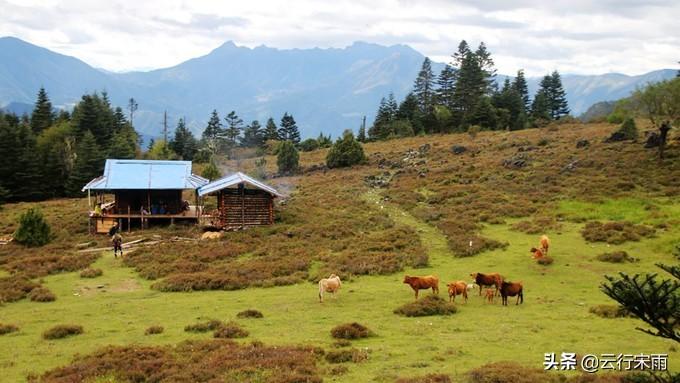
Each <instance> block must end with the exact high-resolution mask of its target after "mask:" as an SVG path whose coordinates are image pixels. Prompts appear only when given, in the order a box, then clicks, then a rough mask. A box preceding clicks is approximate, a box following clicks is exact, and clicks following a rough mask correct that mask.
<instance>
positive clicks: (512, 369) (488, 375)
mask: <svg viewBox="0 0 680 383" xmlns="http://www.w3.org/2000/svg"><path fill="white" fill-rule="evenodd" d="M469 376H470V382H471V383H548V382H555V381H556V379H557V377H552V376H550V375H549V374H548V373H547V372H546V371H544V370H542V369H539V368H530V367H525V366H522V365H521V364H517V363H514V362H496V363H489V364H485V365H483V366H481V367H479V368H475V369H474V370H472V371H470V372H469Z"/></svg>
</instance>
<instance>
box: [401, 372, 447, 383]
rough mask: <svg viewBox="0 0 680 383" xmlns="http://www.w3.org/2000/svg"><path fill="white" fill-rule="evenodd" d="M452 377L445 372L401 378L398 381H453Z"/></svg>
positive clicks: (421, 382) (445, 382)
mask: <svg viewBox="0 0 680 383" xmlns="http://www.w3.org/2000/svg"><path fill="white" fill-rule="evenodd" d="M451 382H453V381H452V380H451V377H450V376H448V375H444V374H428V375H425V376H417V377H413V378H399V379H397V382H396V383H451Z"/></svg>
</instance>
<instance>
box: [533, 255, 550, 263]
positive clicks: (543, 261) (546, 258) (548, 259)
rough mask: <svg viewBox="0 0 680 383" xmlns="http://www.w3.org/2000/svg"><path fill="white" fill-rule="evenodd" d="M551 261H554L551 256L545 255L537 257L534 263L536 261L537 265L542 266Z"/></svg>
mask: <svg viewBox="0 0 680 383" xmlns="http://www.w3.org/2000/svg"><path fill="white" fill-rule="evenodd" d="M553 262H554V260H553V259H552V257H549V256H547V255H546V256H545V257H541V258H538V259H537V260H536V263H538V264H539V265H543V266H548V265H552V263H553Z"/></svg>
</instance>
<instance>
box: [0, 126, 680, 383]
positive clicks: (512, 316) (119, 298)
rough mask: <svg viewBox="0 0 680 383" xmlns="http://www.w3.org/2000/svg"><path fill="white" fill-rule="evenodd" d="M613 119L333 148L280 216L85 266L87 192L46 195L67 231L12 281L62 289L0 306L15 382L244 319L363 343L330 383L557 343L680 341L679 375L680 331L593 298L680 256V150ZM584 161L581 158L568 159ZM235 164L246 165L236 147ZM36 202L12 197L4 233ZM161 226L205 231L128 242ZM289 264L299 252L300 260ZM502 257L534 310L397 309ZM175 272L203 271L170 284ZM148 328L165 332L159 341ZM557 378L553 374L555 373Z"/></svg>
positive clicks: (665, 346)
mask: <svg viewBox="0 0 680 383" xmlns="http://www.w3.org/2000/svg"><path fill="white" fill-rule="evenodd" d="M614 128H615V127H614V126H611V125H606V124H601V125H565V126H559V127H556V128H555V129H554V130H549V129H542V130H529V131H521V132H511V133H486V132H483V133H480V134H479V135H478V136H476V137H472V136H469V135H467V134H457V135H446V136H436V137H433V136H429V137H415V138H409V139H401V140H394V141H389V142H379V143H371V144H367V145H365V148H366V151H367V154H368V156H369V159H370V161H369V164H367V165H364V166H360V167H356V168H353V169H344V170H327V171H325V170H322V169H319V167H318V164H320V163H321V162H323V158H324V156H325V151H324V150H319V151H314V152H310V153H302V155H301V161H302V165H303V167H304V169H305V170H303V173H302V175H300V176H296V177H285V178H274V179H272V180H270V181H271V183H272V184H274V185H276V186H278V187H280V188H282V189H286V191H288V192H290V193H291V197H290V198H289V199H288V200H287V201H286V203H285V204H282V205H279V206H278V207H277V216H278V222H277V223H276V224H275V225H274V226H272V227H271V228H263V229H254V230H247V231H244V232H237V233H227V234H225V235H224V237H223V238H222V239H221V240H219V241H217V242H192V243H186V244H185V243H180V242H177V243H169V244H166V245H162V246H158V247H156V248H151V249H144V250H138V251H135V252H133V253H132V254H130V255H129V257H128V258H127V259H125V260H122V259H120V258H118V259H114V258H113V255H112V254H111V252H104V253H102V254H99V256H98V257H92V259H89V258H88V260H86V261H83V262H82V264H81V263H76V264H75V266H72V268H73V269H72V268H71V267H70V266H69V267H64V265H73V264H74V263H73V262H72V261H73V260H72V259H71V258H70V257H79V256H78V255H77V254H76V253H75V245H76V244H77V243H81V242H84V241H87V240H91V237H89V236H87V235H86V234H84V232H83V231H84V228H83V223H84V219H82V216H81V215H79V213H78V210H79V209H84V207H85V203H84V202H83V201H82V200H77V199H75V200H59V201H49V202H47V203H43V204H40V205H42V206H43V210H44V211H45V212H46V214H47V216H48V220H49V221H50V222H51V223H52V227H53V228H54V229H56V230H57V233H56V239H55V241H54V242H53V243H52V244H50V245H48V246H47V247H45V248H42V249H23V248H21V247H19V246H18V245H16V244H10V245H6V246H4V248H2V249H0V265H1V266H2V268H3V271H2V273H3V274H0V278H8V277H9V275H18V274H24V275H27V276H28V277H30V278H31V280H32V281H33V282H35V283H39V284H41V285H42V286H44V287H45V288H47V289H49V291H51V292H52V293H53V294H54V295H55V296H56V297H57V299H56V301H54V302H45V303H43V302H33V301H30V300H29V299H19V300H17V301H15V302H6V303H4V304H3V305H2V306H0V323H2V324H14V325H16V326H17V327H19V331H16V332H12V333H8V334H5V335H2V336H0V349H3V350H11V351H10V352H4V353H1V354H0V369H2V371H3V373H2V376H1V377H0V380H2V381H7V382H15V381H22V380H25V379H26V377H27V376H28V375H30V374H33V375H35V376H38V375H40V374H42V373H44V372H46V371H49V370H53V369H55V368H57V367H60V366H65V365H68V364H69V363H70V362H71V361H72V360H73V358H74V357H76V355H80V356H84V355H87V354H90V353H92V352H95V351H96V350H99V349H101V348H102V347H105V346H108V345H114V346H129V345H134V347H139V348H141V347H143V346H167V347H169V349H170V350H174V349H176V347H180V348H181V346H176V345H177V344H179V343H180V342H183V341H186V340H210V339H212V333H211V332H207V333H191V332H186V331H184V327H185V326H187V325H190V324H193V323H196V322H198V321H204V320H209V319H219V320H222V321H224V322H229V321H232V320H233V321H235V322H236V323H238V324H239V325H240V326H242V327H243V328H244V329H246V330H247V331H248V332H249V336H248V337H246V338H243V339H238V340H236V342H238V343H239V344H250V343H251V342H253V341H258V342H262V344H263V345H265V346H277V347H284V346H286V345H302V346H309V347H315V348H321V349H323V350H325V353H326V354H328V353H329V352H333V351H334V350H342V349H355V350H354V351H353V352H358V353H361V355H364V357H362V358H357V360H355V361H354V362H351V361H350V362H348V363H342V364H335V363H330V362H329V361H328V360H326V359H324V358H323V357H318V358H316V359H315V362H312V363H313V364H314V367H313V369H314V371H313V374H312V373H311V372H310V374H311V375H314V376H318V377H320V378H323V380H324V381H334V382H356V381H359V382H364V381H376V382H393V381H395V380H397V379H398V378H407V377H418V376H425V375H427V374H434V373H436V374H446V375H449V376H450V377H451V378H452V379H453V381H466V380H467V379H468V378H469V376H468V372H469V371H470V370H471V369H474V368H478V367H480V366H483V365H487V364H488V363H491V362H502V361H511V362H516V363H518V364H519V365H521V366H526V367H529V368H538V369H540V368H542V362H543V356H544V353H546V352H555V353H558V354H559V353H561V352H576V353H577V354H579V355H583V354H587V353H592V354H601V353H633V354H639V353H668V354H669V364H670V366H669V367H670V368H671V369H672V370H673V371H677V370H678V369H679V368H680V359H678V357H679V356H680V353H679V352H678V351H677V345H675V342H672V341H669V340H664V339H661V338H656V337H652V336H649V335H646V334H643V333H641V332H639V331H637V330H635V328H636V327H640V326H642V327H644V324H643V323H642V322H641V321H639V320H636V319H633V318H625V317H624V318H602V317H600V316H597V315H595V314H592V313H591V312H589V310H590V309H591V308H592V307H595V306H598V305H612V304H613V301H611V300H610V299H609V298H608V297H607V296H606V295H604V294H603V293H602V292H601V291H600V289H599V286H600V284H601V283H602V282H603V281H604V275H615V274H616V273H618V272H627V273H639V272H659V271H660V270H658V269H657V268H656V267H655V266H654V264H655V263H658V262H663V263H669V264H672V263H674V262H677V260H676V259H675V258H674V256H673V255H672V253H673V251H674V249H675V248H676V246H678V244H679V242H680V241H679V240H678V238H680V201H679V200H678V198H677V196H678V194H679V192H680V180H678V174H680V172H679V171H678V170H679V168H678V167H679V165H678V161H677V158H678V157H677V156H678V148H677V145H675V146H674V147H672V149H671V150H669V153H670V155H669V157H670V159H669V160H667V163H666V164H664V166H659V164H658V163H657V161H656V160H655V159H654V157H653V152H650V151H648V150H644V149H642V145H641V144H640V143H617V144H613V145H605V144H603V143H602V142H601V141H602V139H603V138H604V137H606V136H607V134H609V133H610V132H611V131H612V130H613V129H614ZM581 139H588V140H589V141H590V146H589V149H587V150H586V151H584V150H582V149H578V150H577V149H576V146H575V144H576V141H578V140H581ZM426 144H428V146H429V148H427V149H425V148H424V147H423V145H426ZM452 145H461V146H465V147H466V148H467V152H466V153H465V154H462V155H456V154H453V153H452V152H451V146H452ZM421 148H423V149H421ZM519 148H523V150H521V151H518V149H519ZM527 148H531V149H528V150H526V149H527ZM527 152H528V153H529V156H523V157H522V159H524V160H525V161H528V165H524V166H522V167H520V168H514V167H513V165H512V164H511V165H510V166H509V167H508V166H506V165H505V164H504V159H507V158H511V157H513V156H516V155H517V153H527ZM673 155H675V157H673ZM574 159H578V162H577V165H576V166H575V167H574V168H573V169H572V170H564V171H563V169H564V167H565V166H566V165H568V164H569V163H573V162H574ZM273 164H275V159H274V158H272V157H269V158H268V170H269V171H270V172H273V170H274V169H273V167H272V166H273ZM395 164H397V165H395ZM579 164H581V165H579ZM224 165H225V166H231V167H235V166H236V164H235V163H232V162H227V161H225V163H224ZM315 165H317V166H315ZM239 166H240V167H241V168H244V169H245V170H252V169H253V166H254V165H253V161H252V160H244V161H240V163H239ZM376 175H377V176H380V177H385V178H386V179H388V180H389V182H388V185H387V186H386V187H382V188H376V187H373V185H371V183H370V182H367V179H371V177H375V176H376ZM29 205H31V204H14V205H6V206H4V207H3V211H2V213H3V214H2V217H1V218H0V227H1V228H2V230H3V232H2V234H4V233H5V232H7V231H9V230H10V229H11V228H12V227H13V226H12V225H13V224H12V221H13V220H15V219H16V216H17V214H18V213H19V212H20V211H22V210H23V209H25V208H26V207H27V206H29ZM594 221H602V222H609V221H617V222H623V221H627V222H630V223H633V224H636V225H645V227H647V228H650V229H651V230H652V231H653V234H652V235H649V236H643V237H640V238H634V239H633V240H628V241H624V242H622V243H616V244H613V243H607V242H588V241H586V239H585V238H584V235H583V233H582V231H583V230H584V228H585V227H586V225H587V224H588V223H589V222H594ZM153 234H156V235H160V236H162V237H163V238H169V237H171V236H172V235H182V236H198V235H200V232H199V231H198V230H197V229H196V228H183V227H178V228H171V229H160V228H158V229H154V230H152V231H150V232H146V233H139V232H135V233H133V234H132V235H127V237H128V238H130V239H132V238H136V237H137V236H145V235H146V236H149V235H153ZM540 234H547V235H548V236H550V238H551V240H552V245H551V251H550V255H551V256H552V257H553V258H554V260H555V262H554V263H553V264H551V265H547V266H541V265H538V264H536V263H535V262H534V261H532V259H531V258H530V254H529V248H530V247H532V246H535V245H536V244H537V242H538V237H539V236H540ZM95 241H96V244H94V245H93V246H100V245H104V244H105V243H106V239H102V238H96V237H95ZM470 241H472V243H473V245H472V246H469V243H470ZM613 251H626V252H627V253H628V254H630V255H632V256H633V257H635V258H637V259H638V260H639V261H638V262H632V263H608V262H602V261H599V260H597V259H596V257H597V256H598V255H601V254H603V253H606V252H613ZM50 256H60V257H63V258H64V259H62V258H59V259H56V260H53V261H52V262H51V264H57V265H60V266H59V267H56V266H55V267H52V268H49V267H48V268H46V267H45V264H44V263H39V262H38V261H39V260H40V257H50ZM34 258H37V260H36V259H34ZM26 259H32V261H31V262H28V263H26V264H29V265H36V264H40V265H41V266H40V267H35V266H34V267H23V268H22V267H21V265H22V262H23V261H25V260H26ZM159 259H160V260H159ZM293 261H295V262H293ZM290 263H294V264H295V265H297V266H296V267H293V268H290V267H289V264H290ZM88 265H89V266H90V267H92V268H98V269H101V270H102V271H103V275H101V276H99V277H96V278H81V277H80V272H79V269H81V268H83V267H86V266H88ZM164 265H165V266H164ZM168 265H170V266H168ZM74 269H75V270H74ZM239 270H244V271H243V273H245V274H244V275H242V277H243V278H246V279H248V278H249V279H248V280H249V282H247V283H233V282H234V281H237V282H238V281H240V279H238V280H237V279H234V278H230V279H229V278H228V282H229V283H223V284H219V283H218V284H215V283H212V284H210V283H208V284H207V286H209V287H208V288H198V287H199V286H201V285H199V284H198V283H195V281H196V280H198V279H199V278H198V276H201V278H203V277H205V275H211V277H210V278H215V277H216V276H218V275H227V276H231V275H232V274H231V273H235V275H238V274H239V273H238V271H239ZM332 271H334V272H337V273H338V274H340V276H341V277H342V278H343V281H344V284H343V286H342V289H341V290H340V293H339V294H338V296H337V297H330V296H327V297H326V301H325V302H324V303H319V302H318V298H317V287H316V284H315V282H316V281H317V280H318V278H319V277H320V276H324V275H327V274H328V273H329V272H332ZM492 271H497V272H500V273H501V274H503V275H504V276H505V277H506V278H507V279H509V280H512V281H519V280H521V281H522V282H523V284H524V286H525V296H524V303H523V304H522V305H519V306H515V305H514V299H510V305H509V306H507V307H503V306H501V305H500V299H497V301H496V303H494V304H488V303H486V302H485V301H484V299H483V298H482V297H479V296H477V293H476V292H475V291H471V292H470V299H469V301H468V302H467V303H462V302H461V301H460V300H461V297H458V298H457V299H456V306H457V312H456V313H455V314H453V315H450V316H431V317H417V318H408V317H403V316H399V315H396V314H394V313H393V311H394V309H396V308H397V307H398V306H400V305H402V304H404V303H408V302H411V301H412V300H413V292H412V290H411V289H410V288H409V287H408V286H407V285H405V284H403V283H402V279H403V275H404V274H409V275H425V274H436V275H438V276H439V277H440V278H441V280H442V283H441V284H440V289H441V293H440V295H441V296H442V297H446V290H445V285H444V283H445V282H447V281H452V280H469V279H470V277H469V274H470V273H473V272H492ZM178 280H182V281H185V282H187V281H188V282H187V283H188V284H184V285H182V286H183V287H182V288H177V289H172V288H167V286H174V285H173V283H175V282H176V281H178ZM176 290H180V291H176ZM184 290H190V291H184ZM199 290H200V291H199ZM170 291H171V292H170ZM421 294H422V293H421ZM427 294H429V292H428V293H427ZM421 296H422V295H421ZM247 309H256V310H259V311H261V312H262V313H263V314H264V317H263V318H259V319H244V318H237V313H239V312H241V311H243V310H247ZM348 322H358V323H360V324H362V325H365V326H367V327H368V328H369V329H370V330H371V331H372V332H373V333H374V334H373V336H370V337H367V338H362V339H358V340H352V341H351V343H350V345H349V346H347V345H345V344H338V343H337V341H336V339H333V338H332V337H331V334H330V331H331V329H332V328H333V327H335V326H337V325H339V324H342V323H348ZM56 324H74V325H80V326H82V327H83V329H84V332H83V334H81V335H75V336H71V337H68V338H64V339H56V340H45V339H43V338H42V337H41V334H42V333H43V332H44V331H45V330H47V329H49V328H50V327H52V326H53V325H56ZM150 326H162V327H163V329H164V331H163V332H162V333H160V334H156V335H145V330H146V329H147V328H149V327H150ZM186 363H187V364H191V363H195V362H192V361H186ZM338 366H344V367H345V368H338ZM305 368H307V367H305ZM309 368H312V367H309ZM188 369H190V367H188ZM117 372H120V371H116V370H115V369H112V370H110V371H106V370H104V371H100V373H101V374H100V376H99V377H93V378H89V379H90V381H96V382H116V381H121V380H120V379H121V378H120V376H119V375H117ZM272 374H273V375H271V376H270V375H258V376H259V378H258V379H260V380H257V379H254V378H252V375H249V377H250V378H249V379H250V380H252V381H268V380H269V378H271V377H272V376H275V375H276V372H274V373H272ZM548 374H549V375H543V376H542V377H541V378H540V379H542V380H539V381H548V380H549V379H550V378H555V377H556V376H557V374H558V373H556V372H549V373H548ZM311 375H310V376H311ZM569 376H570V377H572V378H574V377H577V376H575V374H574V373H572V374H570V375H569ZM47 378H49V376H46V380H48V381H49V380H50V379H47ZM221 378H222V379H223V380H224V381H239V376H233V375H228V374H226V375H223V376H222V377H221ZM251 378H252V379H251ZM230 379H231V380H230ZM240 379H241V380H243V376H240ZM51 381H59V380H58V379H56V378H55V379H52V380H51ZM62 381H68V380H62ZM290 381H296V380H295V379H292V380H290ZM310 381H311V380H310Z"/></svg>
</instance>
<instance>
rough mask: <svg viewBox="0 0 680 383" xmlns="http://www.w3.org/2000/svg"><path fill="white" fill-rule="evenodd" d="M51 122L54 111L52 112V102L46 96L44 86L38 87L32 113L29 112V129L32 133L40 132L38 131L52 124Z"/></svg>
mask: <svg viewBox="0 0 680 383" xmlns="http://www.w3.org/2000/svg"><path fill="white" fill-rule="evenodd" d="M53 122H54V113H53V112H52V103H51V102H50V99H49V98H48V97H47V92H45V88H43V87H40V90H39V91H38V99H37V100H36V102H35V107H34V108H33V113H31V129H32V130H33V133H34V134H40V132H42V131H43V130H45V129H47V128H49V127H50V126H52V123H53Z"/></svg>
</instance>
